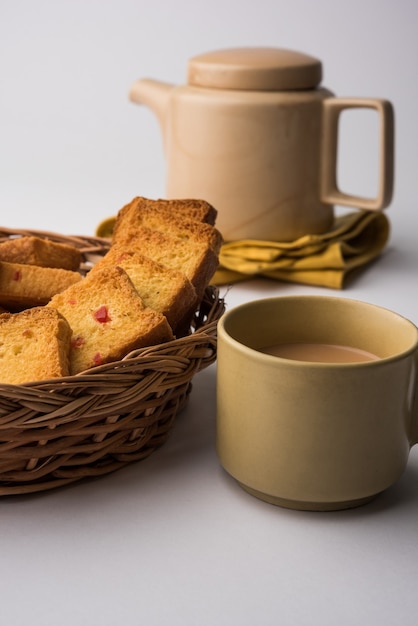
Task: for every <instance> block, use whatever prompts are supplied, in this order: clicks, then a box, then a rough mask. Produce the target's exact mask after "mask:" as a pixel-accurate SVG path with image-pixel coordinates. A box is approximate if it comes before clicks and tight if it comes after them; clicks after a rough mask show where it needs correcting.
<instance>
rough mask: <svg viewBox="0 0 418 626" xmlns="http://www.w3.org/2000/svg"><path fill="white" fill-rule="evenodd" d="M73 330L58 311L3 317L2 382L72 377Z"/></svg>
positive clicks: (0, 323) (0, 318)
mask: <svg viewBox="0 0 418 626" xmlns="http://www.w3.org/2000/svg"><path fill="white" fill-rule="evenodd" d="M70 340H71V329H70V327H69V325H68V323H67V321H66V320H65V319H64V318H63V317H62V316H61V315H60V314H59V313H58V311H56V310H54V309H48V308H46V307H35V308H33V309H27V310H25V311H21V312H20V313H2V314H1V315H0V383H7V384H13V385H20V384H23V383H27V382H34V381H40V380H48V379H50V378H59V377H61V376H68V375H69V373H70V372H69V355H70Z"/></svg>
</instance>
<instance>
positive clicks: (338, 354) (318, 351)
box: [260, 343, 379, 363]
mask: <svg viewBox="0 0 418 626" xmlns="http://www.w3.org/2000/svg"><path fill="white" fill-rule="evenodd" d="M260 352H264V353H266V354H272V355H273V356H279V357H282V358H284V359H292V360H296V361H311V362H316V363H362V362H364V361H376V360H378V358H379V357H378V356H376V355H375V354H372V353H371V352H366V350H360V349H359V348H351V347H350V346H342V345H338V344H328V343H282V344H276V345H272V346H266V347H265V348H260Z"/></svg>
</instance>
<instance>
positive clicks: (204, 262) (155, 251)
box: [112, 226, 218, 301]
mask: <svg viewBox="0 0 418 626" xmlns="http://www.w3.org/2000/svg"><path fill="white" fill-rule="evenodd" d="M113 245H118V246H122V247H124V248H126V249H130V250H137V251H139V252H140V253H141V254H143V255H145V256H147V257H150V258H151V259H153V260H154V261H156V262H157V263H160V264H161V265H165V266H167V267H169V268H172V269H174V270H177V271H180V272H183V273H184V274H185V275H186V276H187V278H188V279H189V281H190V282H191V283H192V285H193V287H194V289H195V291H196V298H197V301H200V299H201V298H202V296H203V293H204V290H205V288H206V286H207V285H208V284H209V282H210V280H211V278H212V276H213V274H214V273H215V270H216V268H217V267H218V255H217V254H216V253H215V252H214V251H213V250H212V248H211V247H210V246H209V245H208V244H207V243H203V242H200V241H193V240H190V239H182V238H181V237H176V236H175V235H169V234H167V233H163V232H161V231H159V230H155V229H151V228H146V227H145V226H137V227H136V228H135V229H133V230H131V231H129V232H125V233H123V237H122V234H121V233H119V236H118V237H117V239H116V241H115V242H114V244H112V247H113Z"/></svg>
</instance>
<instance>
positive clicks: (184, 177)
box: [129, 48, 394, 241]
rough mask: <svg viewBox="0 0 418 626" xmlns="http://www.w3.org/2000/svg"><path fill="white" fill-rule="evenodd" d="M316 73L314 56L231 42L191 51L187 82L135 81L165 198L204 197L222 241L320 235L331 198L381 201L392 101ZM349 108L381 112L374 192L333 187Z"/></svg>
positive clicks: (378, 205) (328, 221) (364, 203)
mask: <svg viewBox="0 0 418 626" xmlns="http://www.w3.org/2000/svg"><path fill="white" fill-rule="evenodd" d="M321 80H322V63H321V61H319V60H318V59H316V58H314V57H311V56H310V55H307V54H304V53H301V52H297V51H293V50H287V49H280V48H231V49H224V50H217V51H213V52H207V53H204V54H200V55H198V56H195V57H193V58H191V59H190V60H189V62H188V71H187V84H185V85H179V86H175V85H172V84H169V83H165V82H162V81H159V80H154V79H150V78H142V79H140V80H137V81H135V82H134V83H133V84H132V86H131V88H130V93H129V97H130V100H131V101H132V102H134V103H137V104H143V105H146V106H148V107H150V109H151V110H152V111H153V112H154V113H155V115H156V117H157V120H158V122H159V125H160V128H161V132H162V137H163V147H164V152H165V158H166V162H167V179H166V195H167V197H168V198H200V199H204V200H206V201H208V202H209V203H211V204H212V205H213V206H214V207H215V208H216V209H217V211H218V221H217V226H218V228H219V230H220V231H221V232H222V234H223V236H224V239H225V240H226V241H232V240H239V239H261V240H275V241H292V240H294V239H297V238H299V237H301V236H303V235H305V234H321V233H326V232H327V231H328V230H329V229H330V228H332V225H333V221H334V205H341V206H349V207H356V208H358V209H366V210H370V211H379V210H382V209H384V208H386V207H387V206H388V205H389V204H390V202H391V199H392V193H393V178H394V175H393V169H394V168H393V161H394V112H393V107H392V105H391V103H390V102H389V101H387V100H384V99H375V98H337V97H335V96H334V94H333V93H332V92H331V91H329V90H328V89H327V88H325V87H322V86H320V82H321ZM355 107H357V108H369V109H374V110H375V111H376V113H377V115H378V116H379V125H380V131H379V133H380V139H379V141H380V146H379V183H378V193H377V196H376V197H374V198H367V197H358V196H355V195H350V194H348V193H345V192H342V191H340V189H339V188H338V186H337V173H336V170H337V152H338V136H339V130H338V128H339V126H338V123H339V115H340V113H341V111H343V110H344V109H349V108H355Z"/></svg>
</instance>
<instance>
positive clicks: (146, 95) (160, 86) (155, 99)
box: [129, 78, 174, 129]
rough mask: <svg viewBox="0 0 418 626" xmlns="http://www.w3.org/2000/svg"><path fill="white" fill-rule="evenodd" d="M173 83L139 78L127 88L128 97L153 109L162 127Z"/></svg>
mask: <svg viewBox="0 0 418 626" xmlns="http://www.w3.org/2000/svg"><path fill="white" fill-rule="evenodd" d="M173 88H174V85H171V84H169V83H164V82H162V81H159V80H154V79H152V78H141V79H140V80H137V81H135V82H134V83H133V85H132V86H131V88H130V90H129V99H130V100H131V102H135V103H136V104H145V105H146V106H148V107H149V108H150V109H151V110H152V111H154V113H155V115H156V116H157V119H158V121H159V123H160V126H161V128H162V129H164V126H165V119H166V110H167V105H168V102H169V99H170V93H171V91H172V89H173Z"/></svg>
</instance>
